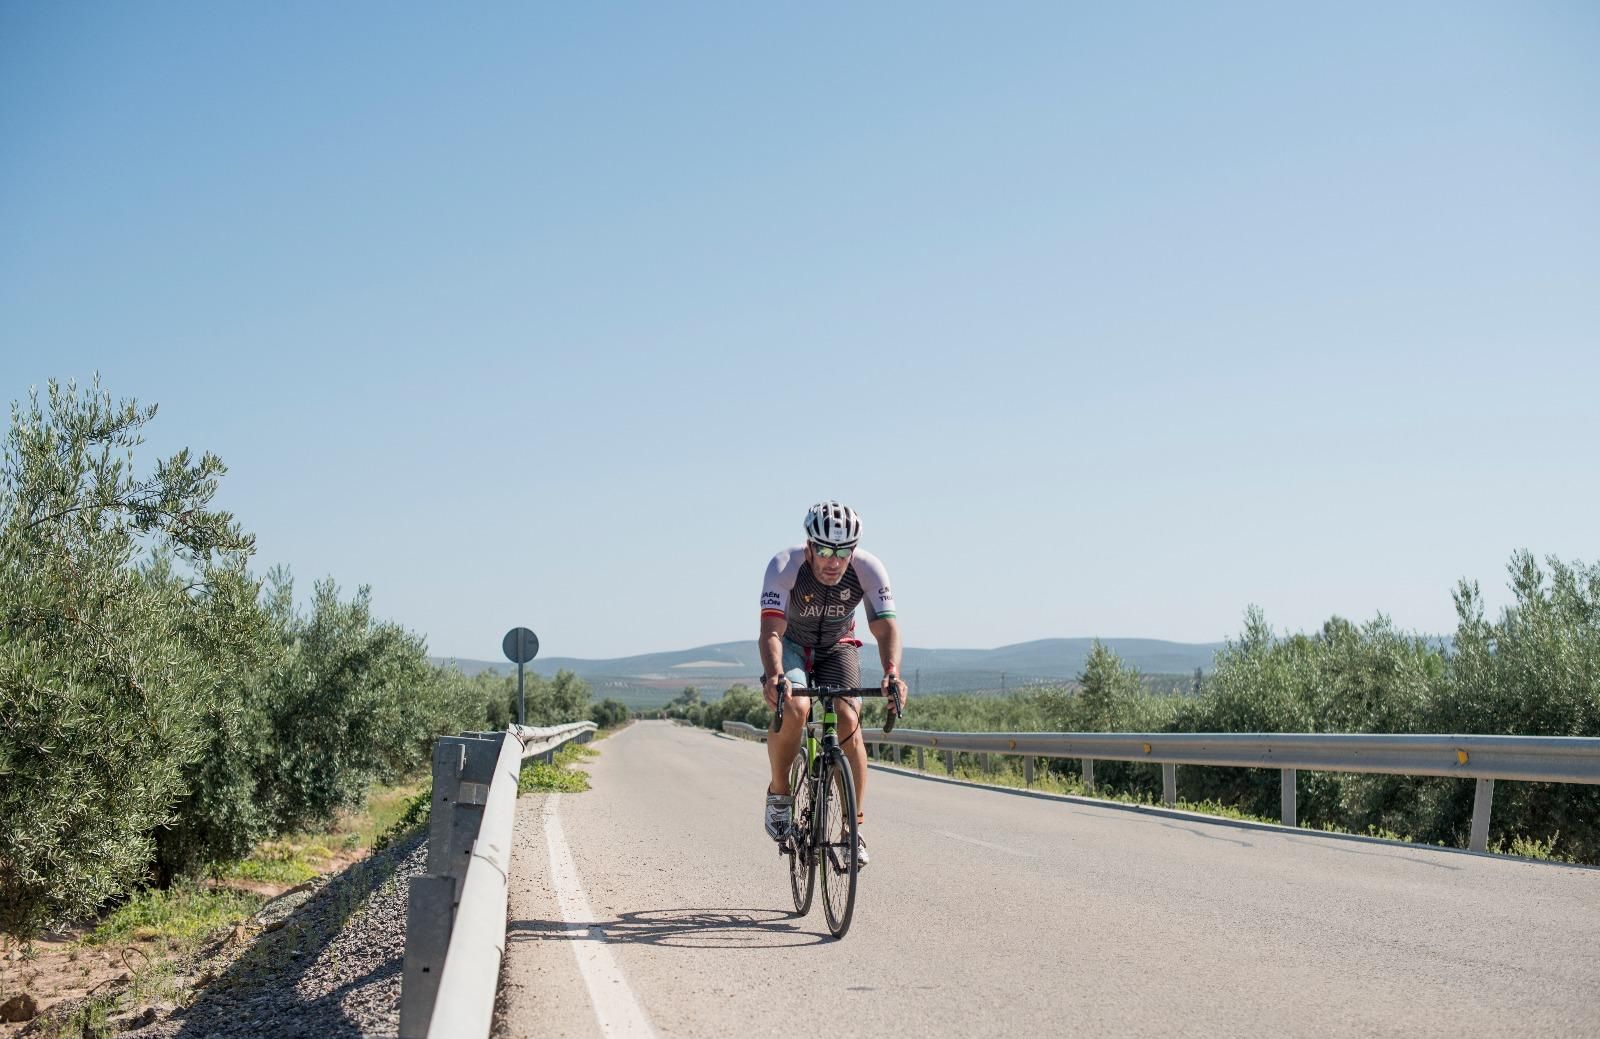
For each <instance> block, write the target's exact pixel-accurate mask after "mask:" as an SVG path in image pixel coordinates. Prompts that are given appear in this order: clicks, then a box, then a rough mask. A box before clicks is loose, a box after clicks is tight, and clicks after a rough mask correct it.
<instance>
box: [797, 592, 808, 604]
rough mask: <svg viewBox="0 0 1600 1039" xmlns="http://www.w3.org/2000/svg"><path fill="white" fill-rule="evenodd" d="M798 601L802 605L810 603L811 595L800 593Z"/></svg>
mask: <svg viewBox="0 0 1600 1039" xmlns="http://www.w3.org/2000/svg"><path fill="white" fill-rule="evenodd" d="M800 601H801V602H803V603H809V602H811V593H810V592H802V593H801V595H800Z"/></svg>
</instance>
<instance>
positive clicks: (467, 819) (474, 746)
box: [428, 733, 512, 898]
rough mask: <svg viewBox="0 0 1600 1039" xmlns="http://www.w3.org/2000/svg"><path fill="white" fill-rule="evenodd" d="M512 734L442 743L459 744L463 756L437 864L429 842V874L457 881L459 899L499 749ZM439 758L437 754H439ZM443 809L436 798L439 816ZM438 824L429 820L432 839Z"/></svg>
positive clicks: (497, 759) (445, 821)
mask: <svg viewBox="0 0 1600 1039" xmlns="http://www.w3.org/2000/svg"><path fill="white" fill-rule="evenodd" d="M511 738H512V737H511V736H510V735H509V734H506V733H502V734H501V737H500V739H494V740H485V739H468V740H463V739H460V738H459V737H455V738H452V737H448V736H447V737H444V738H443V739H441V740H439V743H441V744H443V743H458V745H459V746H460V747H461V749H462V751H463V752H464V753H463V755H462V757H461V772H460V783H459V784H458V786H457V789H456V796H455V798H454V803H453V804H450V805H443V806H442V807H444V808H446V809H447V811H445V812H444V813H442V814H443V815H444V817H445V818H444V820H443V821H442V823H443V826H444V828H445V832H446V833H448V835H449V836H448V838H447V841H446V843H445V846H444V848H443V855H442V857H440V858H438V859H437V860H436V858H435V855H436V851H435V849H434V847H433V842H432V840H431V839H430V840H429V847H428V872H429V873H431V874H433V875H435V876H448V877H451V878H453V879H454V880H455V883H456V897H458V898H459V897H460V895H461V882H462V881H463V880H465V879H466V876H467V866H468V865H469V864H470V863H471V862H472V845H473V843H474V842H475V841H476V840H477V838H478V829H479V827H480V826H481V825H482V823H483V806H484V805H485V804H487V803H488V800H489V784H490V782H492V781H493V779H494V767H495V764H496V763H497V762H498V761H499V760H500V748H501V746H502V743H503V741H504V740H508V739H511ZM435 753H436V754H437V753H438V751H437V750H436V751H435ZM440 807H441V805H440V803H439V798H438V796H437V795H435V797H434V808H435V811H436V812H437V810H438V808H440ZM435 825H437V824H436V822H435V820H434V819H432V818H430V819H429V820H428V832H429V836H430V838H431V837H432V835H433V834H434V833H435V832H437V831H436V830H435V829H434V827H435Z"/></svg>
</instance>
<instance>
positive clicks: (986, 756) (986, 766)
mask: <svg viewBox="0 0 1600 1039" xmlns="http://www.w3.org/2000/svg"><path fill="white" fill-rule="evenodd" d="M983 771H984V772H986V773H987V772H993V771H994V769H993V768H991V767H990V765H989V752H988V751H984V752H983Z"/></svg>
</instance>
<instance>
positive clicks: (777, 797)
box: [758, 501, 906, 866]
mask: <svg viewBox="0 0 1600 1039" xmlns="http://www.w3.org/2000/svg"><path fill="white" fill-rule="evenodd" d="M805 531H806V540H805V541H804V542H803V543H802V544H799V545H795V546H794V547H792V548H786V549H784V550H783V551H781V552H779V553H778V554H777V555H775V556H773V557H772V562H770V563H768V564H767V574H766V579H765V581H764V582H763V583H762V586H761V641H760V642H759V643H758V646H759V649H760V652H761V669H762V676H761V693H762V695H763V696H765V697H766V700H767V707H768V708H771V709H775V708H776V707H777V705H778V686H779V683H782V682H787V683H790V684H791V686H793V685H800V686H804V685H808V684H812V683H814V684H816V685H819V686H846V687H856V686H859V685H860V684H861V654H860V648H861V640H860V639H858V638H856V635H855V631H856V621H855V612H856V607H857V606H858V605H864V606H866V608H867V627H868V629H869V630H871V632H872V637H873V638H874V639H875V640H877V643H878V657H879V659H880V660H881V662H882V664H883V692H884V695H885V696H891V697H897V698H898V700H899V702H900V704H902V705H903V704H904V702H905V695H906V687H905V683H904V682H901V681H900V628H899V625H898V624H897V623H896V621H895V611H894V596H893V594H892V593H891V592H890V591H889V574H888V572H887V571H886V570H884V567H883V564H882V563H881V562H879V561H878V559H877V557H875V556H872V555H869V554H868V553H866V552H862V551H860V550H859V549H858V548H857V547H856V544H857V542H859V541H860V540H861V518H860V517H859V516H857V515H856V514H855V512H854V511H852V510H851V509H850V508H848V507H847V506H845V505H841V504H840V503H839V502H836V501H824V502H818V503H817V504H816V505H813V506H811V509H810V511H809V512H807V513H806V520H805ZM890 702H891V703H893V702H894V701H893V700H891V701H890ZM836 707H837V710H838V714H839V735H840V739H839V743H840V746H841V747H842V748H843V749H844V752H845V756H846V757H847V758H848V759H849V761H850V771H851V773H852V774H853V775H854V777H855V788H856V818H857V820H858V822H862V821H865V819H866V809H865V807H864V806H865V805H866V796H867V748H866V744H865V743H864V742H863V741H862V739H861V700H860V698H859V697H853V698H850V699H841V700H839V701H837V703H836ZM783 712H784V713H783V728H782V729H780V730H779V731H778V732H773V733H768V734H767V760H768V762H769V763H770V765H771V767H772V775H771V779H770V781H769V783H768V785H767V804H766V817H765V821H766V829H767V835H768V836H770V837H771V838H772V839H773V840H782V839H783V837H784V834H786V833H787V832H788V830H789V827H790V826H791V825H792V824H793V822H794V791H792V790H790V789H789V765H790V763H791V762H792V761H793V760H794V756H795V753H796V752H797V751H798V750H799V749H800V740H801V738H802V736H803V735H804V730H805V724H806V720H807V718H808V717H809V716H810V714H811V699H810V697H806V696H786V697H785V700H784V708H783ZM858 840H859V838H858ZM856 858H857V862H858V864H859V865H861V866H865V865H866V864H867V848H866V842H865V841H864V840H862V841H859V843H858V845H857V851H856Z"/></svg>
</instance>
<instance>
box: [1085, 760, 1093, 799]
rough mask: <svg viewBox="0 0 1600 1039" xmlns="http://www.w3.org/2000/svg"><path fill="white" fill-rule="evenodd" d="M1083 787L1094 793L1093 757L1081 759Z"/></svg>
mask: <svg viewBox="0 0 1600 1039" xmlns="http://www.w3.org/2000/svg"><path fill="white" fill-rule="evenodd" d="M1083 789H1084V790H1085V791H1086V792H1087V793H1091V794H1092V793H1094V758H1084V759H1083Z"/></svg>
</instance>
